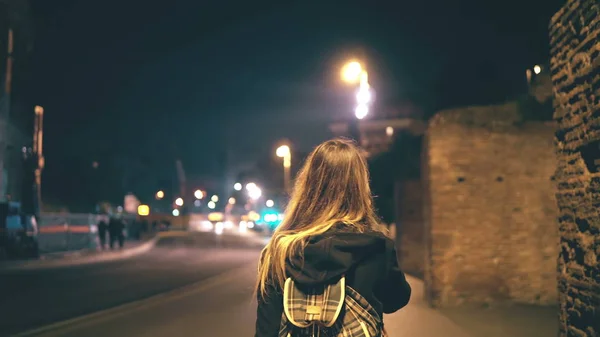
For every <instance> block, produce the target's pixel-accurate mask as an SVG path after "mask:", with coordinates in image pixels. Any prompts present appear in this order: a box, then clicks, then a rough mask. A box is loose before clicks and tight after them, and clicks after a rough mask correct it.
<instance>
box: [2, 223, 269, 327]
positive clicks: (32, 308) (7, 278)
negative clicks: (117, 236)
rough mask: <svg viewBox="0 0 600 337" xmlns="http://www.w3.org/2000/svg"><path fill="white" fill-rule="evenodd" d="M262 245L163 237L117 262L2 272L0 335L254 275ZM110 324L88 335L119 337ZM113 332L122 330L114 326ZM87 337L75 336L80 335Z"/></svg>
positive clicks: (198, 237)
mask: <svg viewBox="0 0 600 337" xmlns="http://www.w3.org/2000/svg"><path fill="white" fill-rule="evenodd" d="M261 247H262V245H261V244H259V243H256V242H255V241H251V240H248V239H247V238H243V237H235V236H219V237H216V236H214V234H212V233H204V234H197V235H194V236H185V237H168V238H163V239H161V240H160V241H159V242H158V244H157V246H156V247H155V248H154V249H152V250H151V251H149V252H148V253H145V254H143V255H139V256H136V257H133V258H130V259H125V260H120V261H114V262H104V263H97V264H92V265H84V266H74V267H63V268H59V269H50V270H32V271H21V272H4V273H3V272H2V271H0V291H1V295H0V336H11V335H14V334H15V333H18V332H23V331H26V330H31V329H35V328H39V327H42V326H47V325H49V324H52V323H56V322H59V321H63V320H67V319H71V318H74V317H79V316H82V315H86V314H90V313H94V312H98V311H101V310H103V309H108V308H113V307H115V306H119V305H122V304H125V303H131V302H134V301H137V300H141V299H146V298H149V297H152V296H154V295H157V294H161V293H165V292H169V291H172V290H174V289H179V288H181V287H184V286H189V285H191V284H194V283H198V282H200V283H202V282H201V281H206V280H210V278H211V277H215V276H217V275H221V274H223V273H226V272H228V271H231V270H235V269H236V268H240V267H246V269H249V270H254V273H255V267H256V262H257V259H258V254H259V252H260V248H261ZM196 299H197V300H198V301H200V302H202V303H205V302H206V300H205V299H202V298H196ZM154 322H155V321H154V320H152V319H143V320H142V321H139V322H134V321H131V322H130V323H129V326H130V327H131V328H137V329H142V327H144V329H145V328H147V327H148V326H153V325H154ZM109 326H112V324H110V325H107V326H103V327H102V328H101V329H100V330H99V332H98V333H100V334H89V335H90V336H96V335H102V336H121V335H122V334H121V333H120V332H118V330H111V331H114V333H108V332H107V330H106V329H105V328H108V327H109ZM114 328H115V329H121V328H123V327H119V325H118V324H117V325H115V326H114ZM88 333H89V332H88V331H85V332H83V334H79V333H76V334H75V335H76V336H79V337H84V336H87V335H88ZM59 335H61V336H62V335H63V334H59ZM134 335H139V334H134ZM142 335H144V336H145V335H146V334H145V333H143V334H142ZM202 335H204V334H202Z"/></svg>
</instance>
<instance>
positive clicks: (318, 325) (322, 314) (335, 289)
mask: <svg viewBox="0 0 600 337" xmlns="http://www.w3.org/2000/svg"><path fill="white" fill-rule="evenodd" d="M383 335H384V331H383V320H382V319H381V317H379V314H378V313H377V312H376V311H375V310H374V309H373V307H372V306H371V305H370V304H369V303H368V302H367V300H365V298H364V297H362V296H361V295H360V294H359V293H358V292H356V291H355V290H354V289H352V288H351V287H350V286H347V285H346V278H345V277H342V278H340V280H339V281H338V282H337V283H334V284H330V285H323V286H318V287H311V288H304V287H301V286H299V285H297V284H296V283H295V282H294V281H293V280H292V279H291V278H288V279H287V280H286V281H285V286H284V291H283V314H282V315H281V326H280V329H279V337H307V336H310V337H338V336H340V337H341V336H343V337H380V336H383Z"/></svg>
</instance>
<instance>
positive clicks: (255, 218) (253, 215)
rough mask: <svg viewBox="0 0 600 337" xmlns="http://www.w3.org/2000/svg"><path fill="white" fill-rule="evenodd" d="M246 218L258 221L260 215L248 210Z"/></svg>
mask: <svg viewBox="0 0 600 337" xmlns="http://www.w3.org/2000/svg"><path fill="white" fill-rule="evenodd" d="M248 219H250V220H251V221H258V220H260V215H259V214H258V213H256V212H254V211H250V212H248Z"/></svg>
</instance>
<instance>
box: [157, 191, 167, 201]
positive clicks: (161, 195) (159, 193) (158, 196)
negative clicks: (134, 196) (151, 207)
mask: <svg viewBox="0 0 600 337" xmlns="http://www.w3.org/2000/svg"><path fill="white" fill-rule="evenodd" d="M164 197H165V192H163V191H158V192H156V199H158V200H160V199H162V198H164Z"/></svg>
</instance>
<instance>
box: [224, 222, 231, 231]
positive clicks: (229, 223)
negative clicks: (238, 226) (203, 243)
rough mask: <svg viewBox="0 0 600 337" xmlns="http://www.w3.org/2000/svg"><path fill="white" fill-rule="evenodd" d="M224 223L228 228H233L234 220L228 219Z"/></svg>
mask: <svg viewBox="0 0 600 337" xmlns="http://www.w3.org/2000/svg"><path fill="white" fill-rule="evenodd" d="M224 225H225V228H227V229H232V228H233V222H232V221H229V220H227V221H225V222H224Z"/></svg>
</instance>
